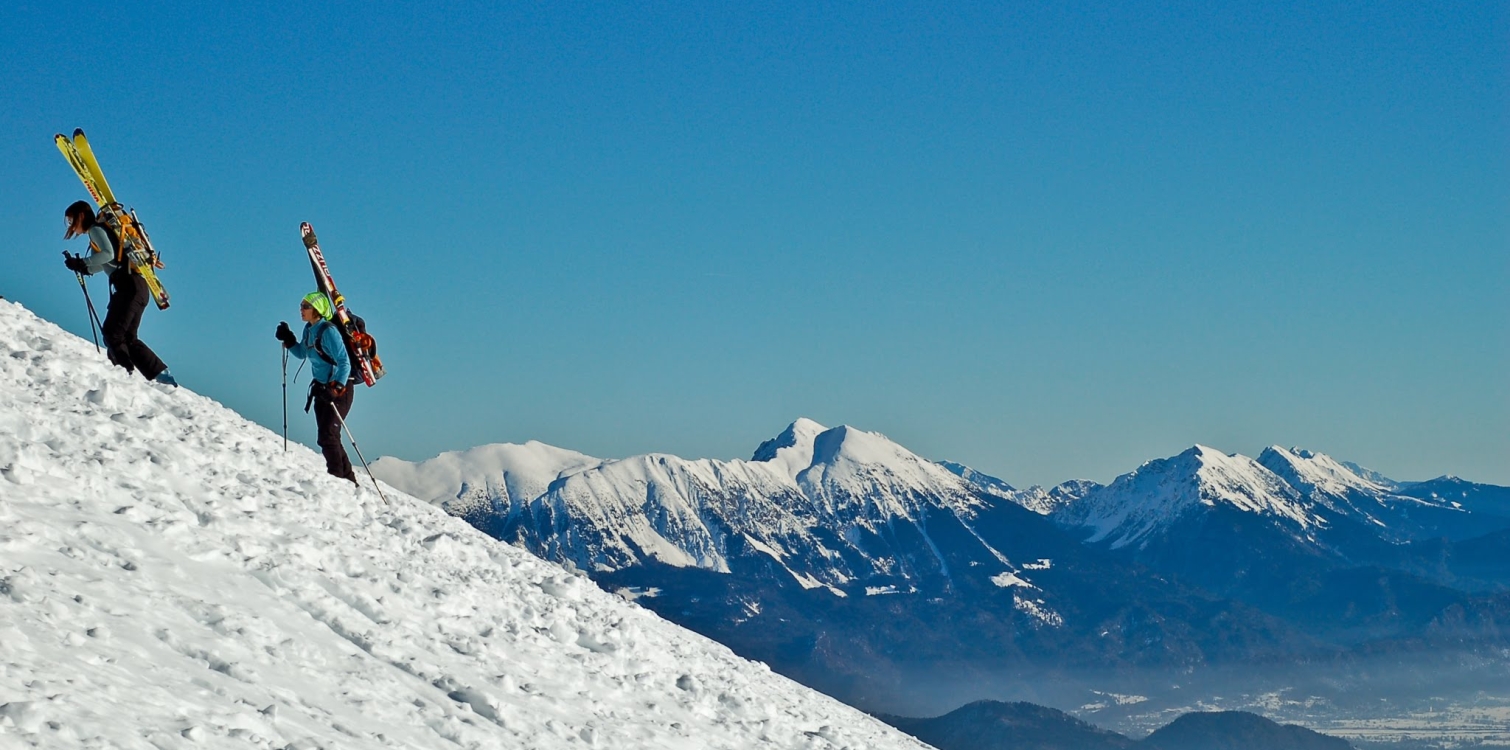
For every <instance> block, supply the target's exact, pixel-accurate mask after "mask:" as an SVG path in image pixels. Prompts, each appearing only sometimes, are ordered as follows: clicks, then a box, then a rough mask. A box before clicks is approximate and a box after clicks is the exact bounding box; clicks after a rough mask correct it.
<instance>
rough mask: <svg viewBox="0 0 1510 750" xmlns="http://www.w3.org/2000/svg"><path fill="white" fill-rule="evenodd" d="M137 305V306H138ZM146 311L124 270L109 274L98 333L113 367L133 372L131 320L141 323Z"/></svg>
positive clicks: (132, 329) (133, 332) (143, 301)
mask: <svg viewBox="0 0 1510 750" xmlns="http://www.w3.org/2000/svg"><path fill="white" fill-rule="evenodd" d="M138 303H139V304H138ZM146 307H147V301H146V300H145V299H139V298H138V297H137V294H136V285H135V284H133V283H132V282H131V274H130V273H129V272H127V271H125V270H124V269H121V270H117V271H115V272H114V273H111V274H110V302H109V303H108V304H107V305H106V306H105V322H103V323H101V324H100V333H101V334H103V335H104V337H105V350H106V352H107V356H109V357H110V361H111V363H113V364H116V365H119V366H121V367H124V368H126V371H127V372H133V371H135V369H136V367H135V366H134V365H132V364H131V346H130V341H131V339H132V338H134V337H135V336H136V326H135V325H132V320H133V319H134V320H135V321H136V323H137V324H138V325H139V324H140V323H141V315H142V311H143V310H145V309H146Z"/></svg>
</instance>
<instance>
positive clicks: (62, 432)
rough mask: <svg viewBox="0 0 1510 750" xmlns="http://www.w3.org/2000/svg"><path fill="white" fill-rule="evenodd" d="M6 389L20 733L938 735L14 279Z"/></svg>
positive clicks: (3, 458) (10, 683)
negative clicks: (122, 365) (444, 501)
mask: <svg viewBox="0 0 1510 750" xmlns="http://www.w3.org/2000/svg"><path fill="white" fill-rule="evenodd" d="M0 403H3V404H4V405H5V408H3V409H0V665H3V668H0V738H3V740H0V745H4V746H5V747H12V746H21V747H58V748H62V747H133V748H134V747H159V748H170V747H171V748H179V747H183V748H187V747H215V748H232V747H237V748H240V747H248V748H250V747H258V748H271V747H279V748H281V747H290V748H315V747H324V748H337V747H341V748H348V747H349V748H389V747H392V748H432V747H457V748H462V747H521V748H524V747H527V748H538V749H539V750H567V749H568V748H588V747H612V748H627V747H647V748H648V747H656V748H672V747H677V748H680V747H698V748H727V749H730V750H732V749H733V748H752V747H771V748H797V747H820V746H821V747H835V748H837V747H845V746H848V747H869V748H918V749H921V748H923V747H924V746H923V745H922V744H921V743H918V742H916V741H914V740H912V739H911V738H908V737H905V736H903V735H901V734H899V733H897V732H896V731H894V730H892V729H890V728H888V727H886V726H884V725H882V724H880V723H879V722H878V721H876V720H874V719H871V718H870V717H868V716H865V715H863V714H861V713H860V712H858V711H855V710H853V709H851V708H849V707H846V706H843V705H841V704H839V703H838V702H836V701H834V700H832V699H830V698H827V697H825V696H822V695H819V694H817V693H815V692H813V691H811V690H808V689H806V688H803V687H801V686H798V685H796V684H795V683H793V682H791V681H789V680H787V679H785V678H783V677H780V676H777V675H775V674H773V673H772V672H770V670H768V669H766V668H764V666H763V665H760V664H756V663H753V662H749V661H746V660H743V659H740V658H738V657H736V656H735V655H734V654H733V653H731V652H730V651H729V650H728V649H726V648H724V647H723V646H720V645H718V644H716V643H714V642H712V641H709V640H708V639H706V638H704V637H702V636H699V635H696V634H693V633H690V632H688V631H685V630H683V629H681V628H678V627H676V626H673V625H671V624H670V623H667V622H666V621H664V620H661V619H660V618H658V617H656V616H655V615H654V614H652V613H650V612H649V611H648V610H645V609H642V608H640V607H638V606H636V605H633V604H631V603H629V602H626V601H624V600H622V599H620V598H618V597H615V596H612V595H610V594H607V593H605V592H604V591H602V590H601V589H599V588H597V587H596V586H595V585H593V584H592V583H591V582H590V581H588V580H586V579H585V578H583V577H581V576H579V575H574V574H572V573H569V572H567V571H566V570H564V569H562V568H560V567H558V566H556V565H553V564H550V563H546V562H544V561H542V560H540V559H538V558H536V557H534V556H532V555H530V554H528V553H526V552H525V551H524V550H521V549H518V548H516V547H513V546H511V545H508V544H503V543H500V542H497V541H495V540H493V539H490V538H488V537H486V536H484V535H483V534H481V533H480V532H478V531H476V530H475V529H473V528H472V527H471V526H469V525H468V524H466V523H465V522H463V521H462V520H461V519H458V518H454V517H451V516H448V515H446V514H445V513H443V512H442V511H441V510H440V509H438V508H435V507H434V506H432V505H430V504H428V503H425V502H422V501H420V500H417V499H415V498H413V497H410V496H408V495H404V494H402V493H400V492H397V491H395V490H394V489H393V488H391V487H390V488H386V489H385V492H386V493H387V501H386V502H385V501H384V500H383V499H381V498H380V497H379V496H378V495H377V494H376V493H375V492H374V491H373V490H372V487H371V485H370V484H367V485H366V486H365V487H363V488H360V489H355V490H354V489H353V488H352V486H351V485H350V484H349V483H348V482H346V481H344V480H341V479H335V478H333V477H330V476H328V475H326V474H325V473H324V466H323V462H322V461H321V459H320V457H319V456H318V454H316V453H314V452H312V451H310V450H309V449H308V448H306V447H304V446H301V445H298V444H294V445H291V446H289V449H288V451H287V452H285V451H284V448H283V441H282V440H281V439H279V438H278V437H277V436H276V435H274V434H273V433H272V432H270V431H268V430H266V429H264V428H262V427H260V426H258V425H255V424H252V423H250V422H248V421H247V420H245V419H243V418H241V417H240V416H238V415H236V414H235V413H233V412H231V411H230V410H228V409H226V408H224V407H223V406H221V405H219V404H217V403H215V402H214V401H211V400H210V399H208V398H205V397H203V396H199V395H196V394H195V393H192V392H190V390H189V389H188V388H181V389H177V390H174V389H169V388H165V387H163V386H158V385H153V384H150V383H147V382H144V381H143V380H142V379H141V378H139V377H135V376H132V375H129V374H127V373H125V372H124V371H123V370H120V369H119V368H115V367H112V366H110V365H108V364H107V363H106V362H105V361H104V357H103V356H101V355H99V354H98V353H97V352H96V351H95V349H94V347H93V346H91V345H90V344H89V343H88V342H86V341H82V340H80V339H78V338H77V337H75V336H72V335H69V334H66V333H64V332H63V331H61V330H59V329H58V328H57V327H55V326H53V325H51V324H49V323H46V322H44V321H41V320H39V319H37V318H36V317H35V316H33V315H32V314H30V313H29V312H26V311H25V310H24V309H22V308H21V307H20V306H19V305H16V304H14V303H12V302H4V301H0ZM355 418H356V419H357V420H358V421H357V422H356V423H354V424H353V425H352V427H353V429H356V430H358V431H360V429H361V425H360V421H359V420H360V416H359V415H357V416H355ZM516 447H518V448H524V449H527V450H526V452H528V451H529V450H530V446H516ZM545 453H549V451H545ZM365 481H366V480H365V478H364V483H365Z"/></svg>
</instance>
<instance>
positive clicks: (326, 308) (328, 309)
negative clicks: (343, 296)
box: [304, 292, 336, 320]
mask: <svg viewBox="0 0 1510 750" xmlns="http://www.w3.org/2000/svg"><path fill="white" fill-rule="evenodd" d="M304 301H305V302H308V303H309V306H310V307H312V308H314V309H315V312H316V313H318V314H319V315H320V317H321V318H324V319H325V320H330V316H332V315H335V314H336V311H335V308H334V307H333V306H331V304H330V298H329V297H326V296H325V293H324V292H310V293H309V294H306V295H304Z"/></svg>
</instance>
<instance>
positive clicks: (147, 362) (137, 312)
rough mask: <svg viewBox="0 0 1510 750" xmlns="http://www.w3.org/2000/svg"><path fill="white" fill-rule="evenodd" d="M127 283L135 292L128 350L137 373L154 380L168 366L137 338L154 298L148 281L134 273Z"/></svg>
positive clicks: (127, 344)
mask: <svg viewBox="0 0 1510 750" xmlns="http://www.w3.org/2000/svg"><path fill="white" fill-rule="evenodd" d="M127 283H129V284H130V285H131V286H132V287H133V289H134V291H133V292H132V295H131V298H132V309H131V313H130V316H129V317H128V318H127V319H126V321H125V324H126V341H125V345H126V349H127V352H128V353H129V354H130V357H131V364H132V365H133V366H134V367H136V371H137V372H139V373H141V374H142V377H144V378H146V379H148V380H152V379H153V378H156V377H157V376H158V375H161V374H162V371H163V370H166V369H168V366H167V365H165V364H163V361H162V360H161V359H159V358H158V356H157V353H156V352H154V351H152V349H151V347H149V346H147V345H146V344H144V343H142V340H141V339H139V338H137V335H136V333H137V330H138V329H139V328H141V325H142V315H143V314H144V313H146V312H147V300H148V299H150V298H151V297H152V293H151V292H150V291H148V289H147V280H146V279H144V278H142V277H140V276H138V275H136V274H134V273H133V274H130V279H129V281H128V282H127Z"/></svg>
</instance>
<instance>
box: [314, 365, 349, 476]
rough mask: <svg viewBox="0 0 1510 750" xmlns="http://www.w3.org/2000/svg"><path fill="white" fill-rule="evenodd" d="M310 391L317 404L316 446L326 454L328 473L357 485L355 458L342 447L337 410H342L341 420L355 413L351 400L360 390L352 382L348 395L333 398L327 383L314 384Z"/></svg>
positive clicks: (347, 386) (347, 388) (346, 393)
mask: <svg viewBox="0 0 1510 750" xmlns="http://www.w3.org/2000/svg"><path fill="white" fill-rule="evenodd" d="M310 388H311V389H312V392H313V396H314V401H315V426H316V428H317V433H318V435H317V437H316V438H315V443H316V444H318V445H319V446H320V452H321V453H323V454H325V470H326V471H328V472H330V473H331V474H332V475H333V476H338V477H341V478H342V479H350V480H351V481H352V483H353V484H355V483H356V481H357V473H356V472H355V471H352V470H351V459H350V458H349V457H348V456H347V455H346V448H345V447H344V446H342V445H341V420H340V419H337V418H336V410H337V409H339V410H340V414H341V419H345V418H346V415H347V414H350V413H351V399H352V397H353V396H355V395H356V391H357V389H356V388H355V387H353V385H352V384H349V383H348V384H347V385H346V392H345V393H343V394H341V395H340V396H339V397H332V396H331V395H330V390H329V388H328V387H327V386H326V385H325V384H324V383H311V384H310Z"/></svg>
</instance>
